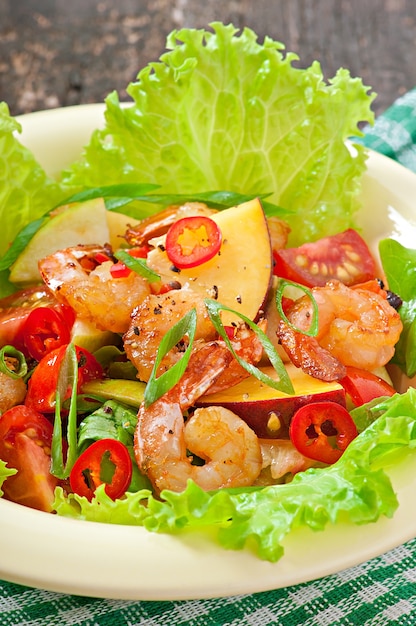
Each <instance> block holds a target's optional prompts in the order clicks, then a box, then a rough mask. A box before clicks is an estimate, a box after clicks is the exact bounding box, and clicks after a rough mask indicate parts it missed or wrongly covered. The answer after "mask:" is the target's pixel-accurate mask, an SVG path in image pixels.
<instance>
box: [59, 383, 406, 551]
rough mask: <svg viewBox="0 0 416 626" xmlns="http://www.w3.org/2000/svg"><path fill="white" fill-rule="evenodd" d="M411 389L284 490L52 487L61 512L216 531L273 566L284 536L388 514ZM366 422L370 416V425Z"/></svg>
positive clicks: (393, 504)
mask: <svg viewBox="0 0 416 626" xmlns="http://www.w3.org/2000/svg"><path fill="white" fill-rule="evenodd" d="M415 406H416V389H409V390H408V392H407V393H405V394H403V395H400V394H396V395H395V396H393V397H391V398H383V399H382V400H381V401H380V402H379V403H378V404H373V405H372V407H371V409H369V410H370V411H372V412H373V415H375V416H378V417H377V418H376V419H375V421H373V422H372V423H370V425H369V426H368V427H367V428H366V430H365V431H364V432H362V433H361V434H360V435H359V436H358V437H357V438H356V439H355V440H354V441H353V442H352V443H351V444H350V445H349V447H348V448H347V450H346V451H345V452H344V454H343V456H342V457H341V459H340V460H339V461H338V462H337V463H335V464H334V465H332V466H330V467H328V468H319V469H318V468H315V469H309V470H307V471H306V472H301V473H299V474H297V475H296V476H295V477H294V479H293V481H292V482H291V483H288V484H284V485H275V486H270V487H263V488H255V487H252V488H244V489H243V488H241V489H224V490H220V491H215V492H209V493H207V492H205V491H203V490H202V489H201V488H200V487H198V486H197V485H196V484H195V483H193V482H192V481H189V483H188V486H187V488H186V490H185V491H184V492H182V493H174V492H171V491H164V492H163V493H162V494H161V496H162V499H161V500H157V499H156V498H154V497H153V496H152V495H151V494H150V492H149V491H146V490H142V491H140V492H138V493H136V494H132V493H128V494H127V495H126V497H125V498H124V499H122V500H118V501H117V502H116V503H114V502H113V501H111V500H110V499H109V498H108V497H107V496H106V495H105V492H104V491H103V489H102V488H99V489H97V491H96V495H95V497H94V499H93V500H92V501H91V502H88V500H86V498H80V497H79V496H77V495H70V496H68V497H67V496H65V495H64V493H63V491H62V490H57V493H56V501H55V508H56V511H57V513H58V514H60V515H64V516H69V517H74V518H81V519H84V520H94V521H101V522H107V523H118V524H135V525H140V526H144V527H145V528H147V529H148V530H149V531H154V532H175V533H177V532H179V531H180V530H181V529H199V530H204V529H207V530H209V536H212V529H216V530H217V538H218V541H219V542H220V544H221V545H223V546H224V547H225V548H227V549H234V550H239V549H243V548H244V547H245V546H247V544H249V545H255V546H256V547H257V553H258V555H259V557H260V558H262V559H266V560H270V561H277V560H278V559H279V558H280V557H281V556H282V554H283V549H284V548H283V542H284V538H285V537H286V535H287V534H288V533H289V532H291V531H292V530H294V529H296V528H300V527H305V526H306V527H309V528H310V529H312V530H315V531H321V530H323V529H324V528H325V526H326V525H327V524H329V523H331V524H335V523H336V522H337V521H339V520H343V521H345V520H350V522H352V523H354V524H366V523H370V522H375V521H377V519H379V517H380V516H382V515H385V516H387V517H392V516H393V514H394V511H395V510H396V508H397V506H398V501H397V498H396V495H395V492H394V489H393V486H392V483H391V480H390V478H389V477H388V474H387V473H386V471H385V470H388V468H389V466H391V464H393V463H394V462H396V463H397V460H398V459H400V458H402V453H403V450H405V449H407V450H410V449H414V448H415V447H416V415H415V411H414V407H415ZM368 421H369V422H371V419H369V420H368Z"/></svg>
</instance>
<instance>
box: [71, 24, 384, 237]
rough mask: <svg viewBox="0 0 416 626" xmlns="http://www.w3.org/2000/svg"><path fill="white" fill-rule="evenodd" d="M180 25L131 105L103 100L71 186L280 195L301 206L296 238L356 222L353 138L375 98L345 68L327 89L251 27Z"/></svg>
mask: <svg viewBox="0 0 416 626" xmlns="http://www.w3.org/2000/svg"><path fill="white" fill-rule="evenodd" d="M211 26H212V29H213V32H208V31H204V30H196V29H183V30H180V31H174V32H173V33H171V35H170V36H169V38H168V42H167V47H168V49H169V51H168V52H166V53H165V54H163V55H162V56H161V58H160V61H159V62H157V63H150V64H149V65H148V66H147V67H145V68H144V69H143V70H142V71H141V72H140V73H139V75H138V78H137V81H136V82H134V83H132V84H130V85H129V87H128V90H127V91H128V93H129V94H130V96H131V97H132V98H133V100H134V103H133V104H132V105H130V106H127V107H124V106H122V105H120V103H119V99H118V96H117V94H116V93H112V94H110V95H109V96H108V98H107V100H106V105H107V108H106V116H105V117H106V126H105V128H104V129H103V130H97V131H96V132H95V133H94V134H93V136H92V138H91V141H90V143H89V145H88V146H87V147H86V149H85V151H84V155H83V158H82V159H81V160H80V161H79V162H77V163H76V164H73V165H72V167H70V168H69V169H68V170H67V171H66V172H65V173H64V175H63V180H64V182H65V183H66V184H68V185H69V186H70V187H74V188H76V187H82V186H84V187H96V186H99V185H102V184H116V183H121V182H136V181H137V180H140V181H143V182H149V183H157V184H159V185H161V192H167V193H175V192H177V193H188V192H190V193H194V192H201V191H206V190H210V189H211V190H215V189H226V190H230V191H235V192H242V193H255V194H261V193H271V194H272V195H271V197H270V201H271V202H274V203H276V204H279V205H280V206H282V207H284V208H286V209H289V210H293V211H295V212H296V215H295V216H294V217H290V216H289V217H288V221H289V222H290V223H291V225H292V226H293V233H292V235H291V238H292V241H291V243H292V245H297V244H298V243H300V242H304V241H305V240H309V239H316V238H318V237H319V236H323V235H328V234H334V233H335V232H339V231H341V230H343V229H345V228H348V227H350V226H352V225H353V218H354V214H355V211H356V210H357V209H358V206H359V205H358V199H357V194H358V192H359V189H360V179H361V175H362V173H363V171H364V169H365V153H364V149H363V146H361V145H357V146H356V151H355V154H354V155H353V154H351V152H350V151H349V150H348V148H347V147H346V145H345V140H346V139H347V137H349V136H352V135H355V136H358V135H360V134H361V133H360V131H359V129H358V124H359V122H362V121H368V122H370V123H372V121H373V113H372V112H371V110H370V105H371V102H372V100H373V99H374V97H375V95H374V94H371V95H370V94H369V93H368V91H369V90H368V88H367V87H365V86H364V85H363V84H362V81H361V80H360V79H358V78H351V76H350V74H349V72H348V71H347V70H345V69H341V70H339V71H338V72H337V74H336V76H335V77H334V78H333V79H331V80H330V81H329V83H328V84H326V83H325V82H324V80H323V75H322V72H321V68H320V65H319V63H317V62H315V63H313V64H312V65H311V66H310V67H308V68H306V69H298V68H296V67H294V65H293V63H294V61H296V60H297V56H296V55H295V54H293V53H287V54H286V55H284V54H283V50H284V46H283V44H281V43H278V42H275V41H273V40H272V39H270V38H267V37H266V38H265V40H264V43H263V44H260V43H258V42H257V41H256V39H257V36H256V34H255V33H254V32H253V31H252V30H250V29H248V28H245V29H244V30H243V31H242V33H241V34H240V35H239V36H237V35H236V33H237V30H236V29H235V28H234V26H233V25H231V24H230V25H227V26H226V25H223V24H221V23H214V24H212V25H211Z"/></svg>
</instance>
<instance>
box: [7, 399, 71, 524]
mask: <svg viewBox="0 0 416 626" xmlns="http://www.w3.org/2000/svg"><path fill="white" fill-rule="evenodd" d="M52 432H53V427H52V424H51V423H50V421H49V420H48V419H47V418H46V417H45V416H44V415H41V414H40V413H37V412H36V411H34V410H33V409H31V408H29V407H26V406H22V405H19V406H15V407H13V408H12V409H9V410H8V411H6V412H5V413H3V415H2V416H1V417H0V459H2V461H4V462H5V463H7V465H8V467H14V468H15V469H17V474H15V475H14V476H10V477H9V478H7V479H6V480H5V481H4V483H3V486H2V489H3V491H4V495H5V497H6V498H7V499H8V500H12V501H13V502H17V503H18V504H23V505H25V506H29V507H31V508H33V509H39V510H40V511H47V512H50V511H51V510H52V503H53V500H54V490H55V487H56V486H57V485H58V482H59V481H58V479H57V478H55V477H54V476H52V474H50V465H51V445H52Z"/></svg>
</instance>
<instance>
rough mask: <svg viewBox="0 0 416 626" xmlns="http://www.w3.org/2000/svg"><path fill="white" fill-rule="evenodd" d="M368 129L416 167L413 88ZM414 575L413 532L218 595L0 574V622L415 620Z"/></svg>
mask: <svg viewBox="0 0 416 626" xmlns="http://www.w3.org/2000/svg"><path fill="white" fill-rule="evenodd" d="M365 131H366V135H365V137H364V138H363V139H362V140H361V141H362V143H364V144H365V145H367V146H368V147H369V148H372V149H373V150H377V151H379V152H382V153H383V154H386V155H388V156H389V157H391V158H393V159H396V160H397V161H399V162H400V163H402V164H403V165H405V166H406V167H408V168H409V169H411V170H413V171H415V172H416V88H415V89H414V90H412V91H410V92H408V93H407V94H405V95H404V96H403V97H401V98H400V99H399V100H397V101H396V102H395V103H394V105H393V106H392V107H390V108H389V109H388V110H387V111H386V112H385V113H384V114H383V115H382V116H380V117H379V119H378V120H377V121H376V123H375V125H374V127H372V128H366V129H365ZM334 549H335V550H336V546H334ZM0 559H1V555H0ZM415 583H416V539H414V540H412V541H409V542H408V543H406V544H405V545H403V546H400V547H398V548H396V549H394V550H392V551H391V552H388V553H387V554H384V555H383V556H380V557H377V558H375V559H372V560H371V561H368V562H367V563H364V564H363V565H360V566H357V567H353V568H351V569H348V570H344V571H343V572H340V573H338V574H333V575H331V576H326V577H325V578H322V579H319V580H316V581H313V582H310V583H305V584H301V585H296V586H294V587H287V588H284V589H277V590H275V591H268V592H264V593H256V594H253V595H244V596H233V597H231V598H223V599H213V600H192V601H187V602H185V601H180V602H179V601H178V602H136V601H122V600H101V599H96V598H83V597H78V596H70V595H63V594H58V593H52V592H49V591H42V590H36V589H30V588H28V587H22V586H21V585H15V584H12V583H7V582H0V625H1V626H139V625H140V626H272V625H273V626H335V625H337V626H338V625H339V626H386V625H396V626H399V625H400V626H415V625H416V584H415Z"/></svg>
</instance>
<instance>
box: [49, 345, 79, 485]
mask: <svg viewBox="0 0 416 626" xmlns="http://www.w3.org/2000/svg"><path fill="white" fill-rule="evenodd" d="M77 386H78V359H77V353H76V349H75V346H74V344H72V343H70V344H69V345H68V347H67V349H66V351H65V356H64V358H63V360H62V363H61V367H60V369H59V376H58V384H57V388H56V404H55V422H54V427H53V434H52V449H51V456H52V463H51V474H53V475H54V476H56V477H57V478H61V479H63V478H68V476H69V474H70V473H71V469H72V467H73V465H74V463H75V461H76V459H77V445H78V444H77ZM68 387H71V388H72V391H71V400H70V406H69V412H68V419H67V428H66V440H67V443H68V448H67V454H66V462H65V464H64V456H63V446H62V417H61V402H62V398H65V395H66V390H67V389H68Z"/></svg>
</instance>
